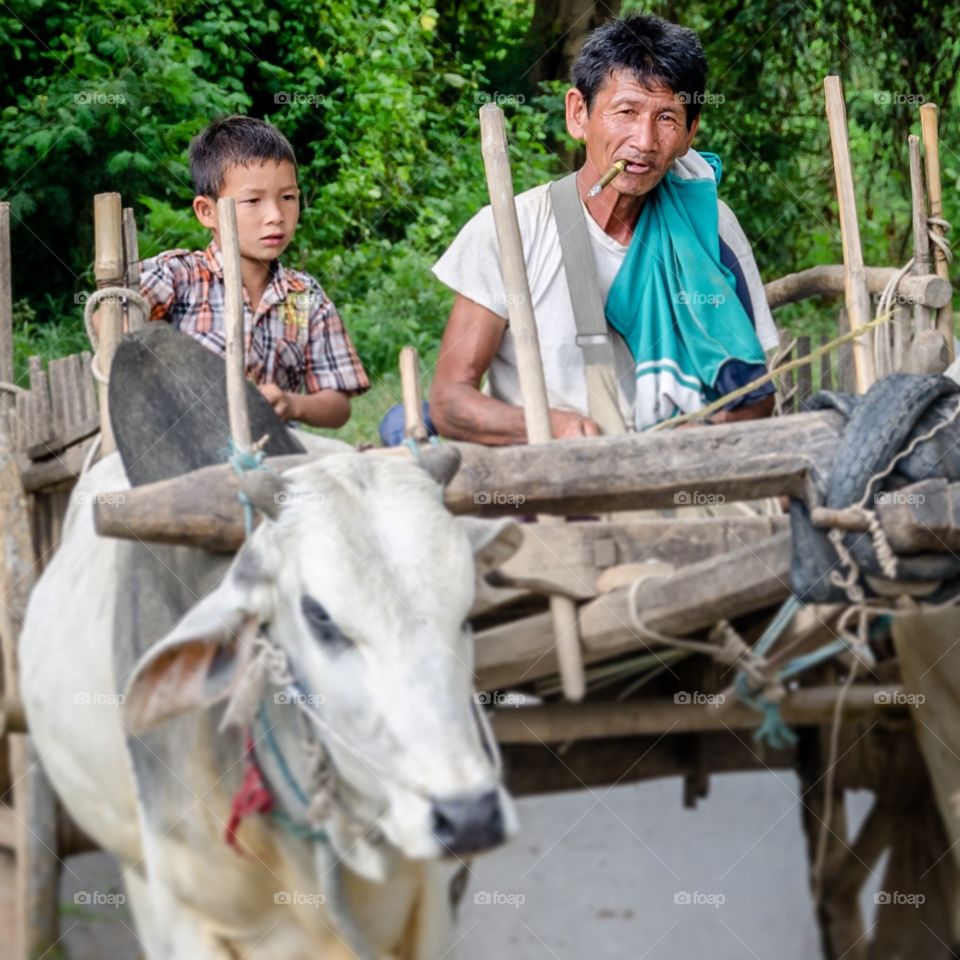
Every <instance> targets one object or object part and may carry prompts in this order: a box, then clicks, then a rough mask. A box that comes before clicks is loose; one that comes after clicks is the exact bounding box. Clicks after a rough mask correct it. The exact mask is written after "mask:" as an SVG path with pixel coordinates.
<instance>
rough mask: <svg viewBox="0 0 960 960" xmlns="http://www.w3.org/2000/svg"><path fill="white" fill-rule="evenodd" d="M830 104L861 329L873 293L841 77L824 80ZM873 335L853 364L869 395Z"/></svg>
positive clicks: (863, 340) (844, 234)
mask: <svg viewBox="0 0 960 960" xmlns="http://www.w3.org/2000/svg"><path fill="white" fill-rule="evenodd" d="M823 88H824V92H825V94H826V101H827V122H828V123H829V125H830V144H831V146H832V148H833V168H834V173H835V174H836V180H837V199H838V201H839V206H840V236H841V239H842V241H843V265H844V277H845V281H846V303H847V312H848V315H849V317H850V329H851V330H859V329H860V327H862V326H865V325H866V324H867V323H869V322H870V320H871V310H870V294H869V292H868V290H867V280H866V274H865V273H864V268H863V250H862V248H861V246H860V226H859V224H858V223H857V203H856V196H855V194H854V189H853V166H852V164H851V162H850V141H849V138H848V135H847V109H846V106H845V105H844V102H843V86H842V85H841V83H840V78H839V77H836V76H829V77H826V78H824V81H823ZM870 346H871V344H870V339H869V334H866V335H865V336H863V337H859V338H858V339H856V340H854V342H853V364H854V370H855V373H856V381H857V393H865V392H866V391H867V390H868V389H869V388H870V385H871V384H872V383H873V381H874V380H876V372H875V370H874V364H873V351H872V350H871V349H870Z"/></svg>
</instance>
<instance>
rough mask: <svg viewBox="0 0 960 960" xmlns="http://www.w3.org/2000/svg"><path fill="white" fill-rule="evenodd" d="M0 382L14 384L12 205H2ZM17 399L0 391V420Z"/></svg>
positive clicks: (0, 209) (4, 418)
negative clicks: (11, 257) (11, 254)
mask: <svg viewBox="0 0 960 960" xmlns="http://www.w3.org/2000/svg"><path fill="white" fill-rule="evenodd" d="M0 380H2V381H3V382H4V383H13V268H12V264H11V259H10V204H9V203H0ZM15 405H16V399H15V397H14V396H13V395H12V394H9V393H7V392H6V391H5V390H0V419H2V420H4V421H5V420H6V417H7V412H8V411H10V410H13V409H14V407H15Z"/></svg>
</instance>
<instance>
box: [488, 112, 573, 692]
mask: <svg viewBox="0 0 960 960" xmlns="http://www.w3.org/2000/svg"><path fill="white" fill-rule="evenodd" d="M480 136H481V148H482V153H483V163H484V167H485V169H486V174H487V189H488V190H489V193H490V204H491V206H492V208H493V218H494V223H495V224H496V229H497V242H498V243H499V246H500V266H501V269H502V271H503V280H504V287H505V289H506V294H507V312H508V315H509V318H510V329H511V331H512V333H513V339H514V343H515V344H516V349H517V370H518V373H519V377H520V391H521V393H522V395H523V413H524V420H525V422H526V427H527V440H528V441H529V442H530V443H549V442H550V440H552V439H553V432H552V429H551V426H550V408H549V406H548V405H547V386H546V381H545V380H544V377H543V364H542V363H541V360H540V341H539V338H538V336H537V325H536V321H535V319H534V316H533V304H532V303H531V298H530V284H529V280H528V278H527V267H526V263H525V262H524V259H523V243H522V241H521V238H520V224H519V221H518V220H517V207H516V203H515V202H514V198H513V175H512V174H511V172H510V158H509V156H508V155H507V131H506V126H505V124H504V120H503V111H502V110H501V109H500V108H499V107H498V106H497V105H496V104H494V103H487V104H484V105H483V106H482V107H481V108H480ZM540 522H541V523H551V522H552V523H555V522H558V521H557V520H555V519H553V518H546V517H544V518H541V520H540ZM559 522H560V523H562V522H563V520H560V521H559ZM550 612H551V614H552V617H553V629H554V637H555V643H556V648H557V660H558V662H559V664H560V677H561V680H562V681H563V692H564V694H565V696H566V697H567V699H568V700H574V701H575V700H581V699H582V698H583V694H584V691H585V689H586V683H585V680H584V670H583V652H582V650H581V647H580V631H579V626H578V624H577V607H576V604H575V603H574V602H573V601H572V600H571V599H569V597H560V596H556V595H554V596H552V597H551V598H550Z"/></svg>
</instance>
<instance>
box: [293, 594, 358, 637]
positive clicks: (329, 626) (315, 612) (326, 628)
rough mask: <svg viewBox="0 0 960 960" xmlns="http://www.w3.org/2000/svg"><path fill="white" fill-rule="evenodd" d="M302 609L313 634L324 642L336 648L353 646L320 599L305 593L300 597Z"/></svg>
mask: <svg viewBox="0 0 960 960" xmlns="http://www.w3.org/2000/svg"><path fill="white" fill-rule="evenodd" d="M300 610H301V612H302V613H303V618H304V620H306V621H307V623H308V624H309V626H310V630H311V631H312V632H313V635H314V636H315V637H316V638H317V639H318V640H319V641H320V642H321V643H322V644H324V645H325V646H328V647H332V648H333V649H335V650H345V649H346V648H347V647H352V646H353V644H352V643H351V642H350V640H348V639H347V638H346V637H345V636H344V635H343V634H342V633H341V632H340V628H339V627H338V626H337V625H336V624H335V623H334V622H333V619H332V618H331V616H330V614H329V613H327V610H326V608H325V607H324V606H323V604H322V603H320V601H319V600H314V599H313V597H311V596H310V595H309V594H306V593H305V594H304V595H303V596H302V597H301V598H300Z"/></svg>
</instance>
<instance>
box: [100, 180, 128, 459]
mask: <svg viewBox="0 0 960 960" xmlns="http://www.w3.org/2000/svg"><path fill="white" fill-rule="evenodd" d="M93 226H94V241H95V246H96V258H95V260H94V265H93V272H94V275H95V276H96V278H97V288H98V289H103V288H104V287H119V286H121V285H122V284H123V230H122V227H121V204H120V194H119V193H98V194H97V195H96V196H95V197H94V198H93ZM98 316H99V318H100V347H99V349H98V350H97V365H98V367H99V368H100V373H101V374H102V375H103V376H104V377H106V378H109V377H110V364H111V363H112V362H113V354H114V353H115V352H116V349H117V344H118V343H120V337H121V336H122V335H123V305H122V304H121V303H120V301H119V300H117V299H116V298H109V299H107V300H104V301H103V302H102V303H101V304H100V307H99V310H98ZM99 388H100V391H99V392H100V453H101V455H103V456H105V455H106V454H108V453H113V451H114V450H116V448H117V447H116V444H115V443H114V439H113V430H112V429H111V427H110V405H109V389H108V385H107V384H106V383H101V384H99Z"/></svg>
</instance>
